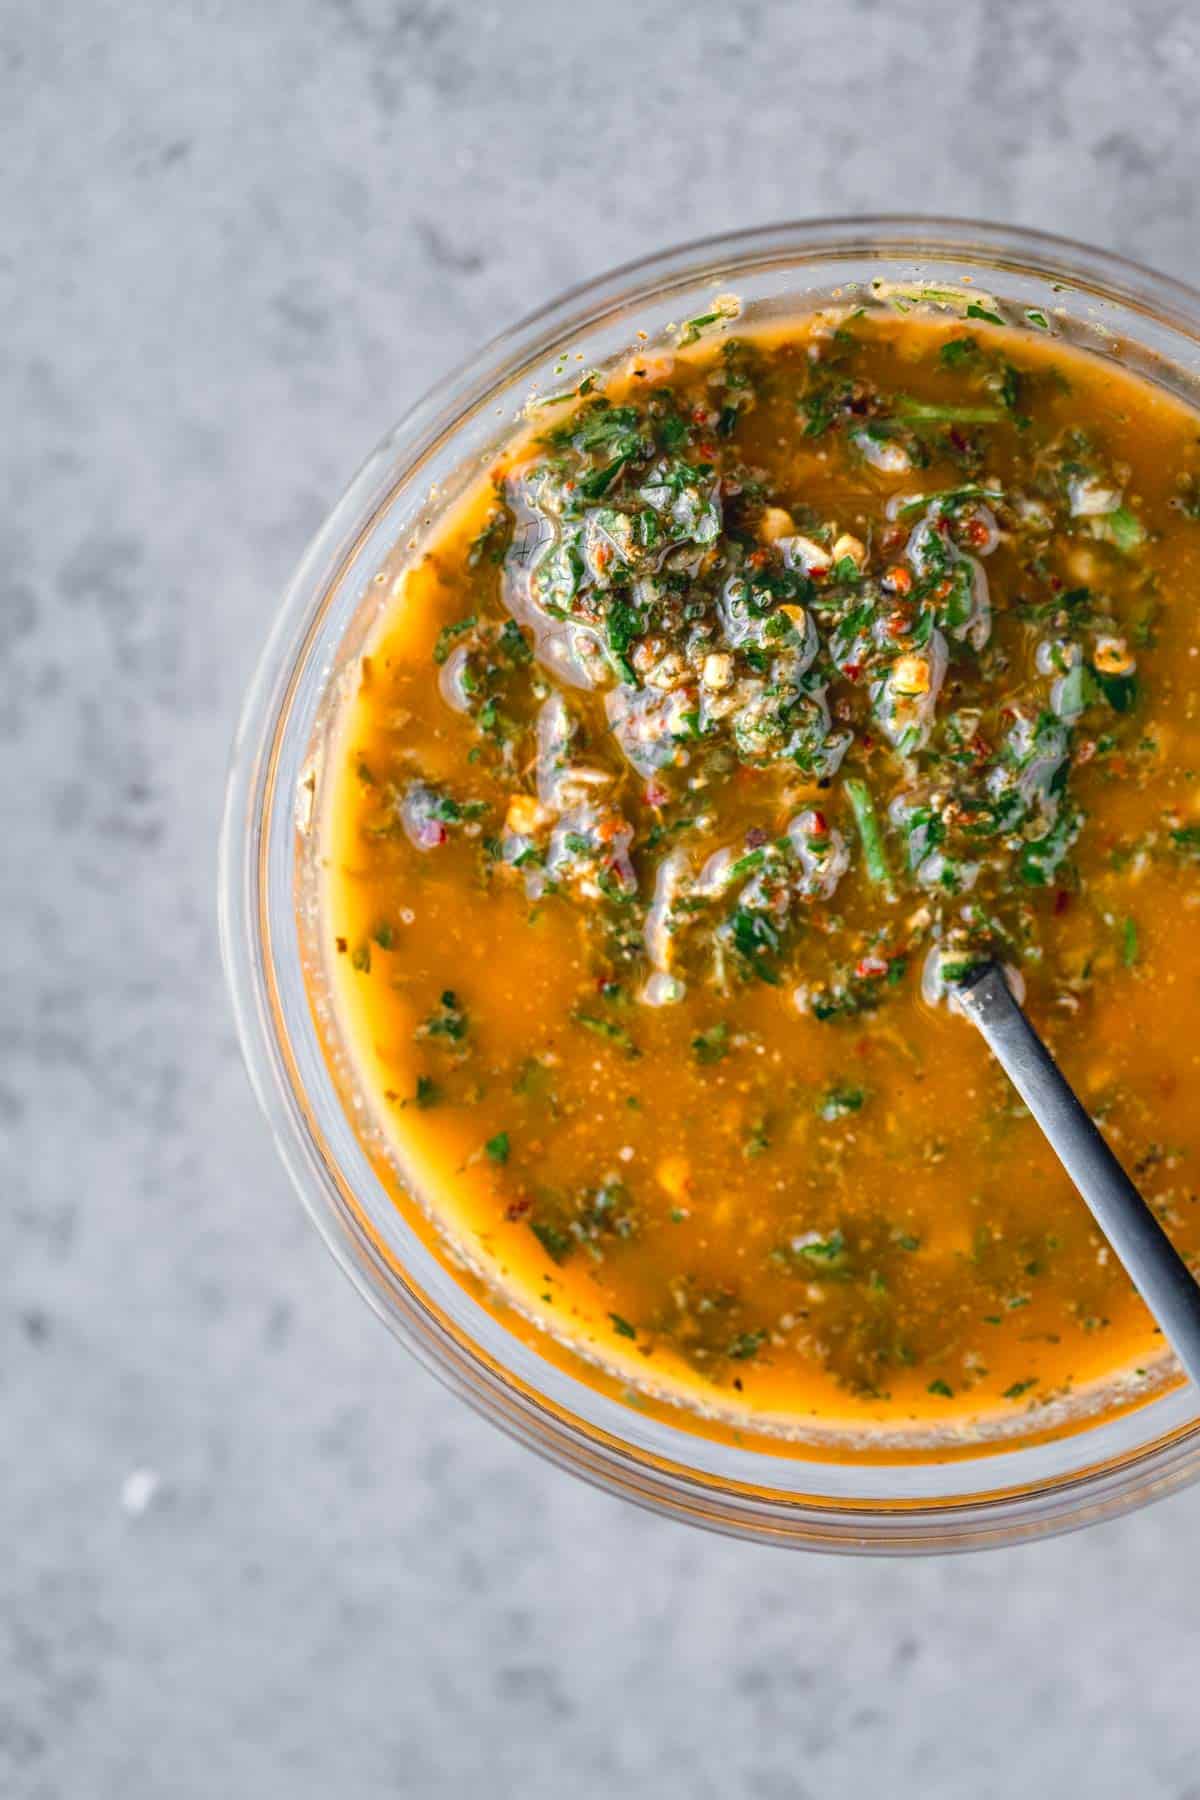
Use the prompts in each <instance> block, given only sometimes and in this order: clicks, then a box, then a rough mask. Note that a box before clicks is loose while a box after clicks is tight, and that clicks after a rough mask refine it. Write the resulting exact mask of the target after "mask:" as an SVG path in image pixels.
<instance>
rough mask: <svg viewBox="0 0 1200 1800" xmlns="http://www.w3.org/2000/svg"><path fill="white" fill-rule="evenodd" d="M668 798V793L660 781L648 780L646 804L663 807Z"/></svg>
mask: <svg viewBox="0 0 1200 1800" xmlns="http://www.w3.org/2000/svg"><path fill="white" fill-rule="evenodd" d="M670 798H671V796H670V793H669V792H668V790H667V789H666V788H665V787H664V786H663V785H662V783H661V781H648V782H647V783H646V805H647V806H655V807H663V806H665V805H666V804H667V801H668V800H669V799H670Z"/></svg>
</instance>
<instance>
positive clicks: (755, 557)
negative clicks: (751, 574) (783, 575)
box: [746, 550, 771, 569]
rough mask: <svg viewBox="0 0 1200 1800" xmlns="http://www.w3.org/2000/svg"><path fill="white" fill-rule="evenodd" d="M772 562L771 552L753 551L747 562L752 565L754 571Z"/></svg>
mask: <svg viewBox="0 0 1200 1800" xmlns="http://www.w3.org/2000/svg"><path fill="white" fill-rule="evenodd" d="M770 560H771V553H770V551H769V550H752V551H751V552H750V554H749V556H748V557H747V558H746V561H747V562H748V563H749V564H750V567H751V568H752V569H761V568H762V567H763V566H764V564H766V563H769V562H770Z"/></svg>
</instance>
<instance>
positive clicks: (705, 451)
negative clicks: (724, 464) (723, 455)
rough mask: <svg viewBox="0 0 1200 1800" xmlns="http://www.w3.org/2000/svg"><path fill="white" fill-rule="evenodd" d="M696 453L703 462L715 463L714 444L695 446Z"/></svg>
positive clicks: (715, 447) (715, 448)
mask: <svg viewBox="0 0 1200 1800" xmlns="http://www.w3.org/2000/svg"><path fill="white" fill-rule="evenodd" d="M696 451H697V454H698V455H699V456H700V457H701V458H702V460H703V461H704V462H716V460H717V446H716V445H715V444H697V445H696Z"/></svg>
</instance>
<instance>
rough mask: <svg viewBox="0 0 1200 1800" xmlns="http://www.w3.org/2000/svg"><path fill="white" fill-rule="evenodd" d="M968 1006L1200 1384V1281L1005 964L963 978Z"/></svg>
mask: <svg viewBox="0 0 1200 1800" xmlns="http://www.w3.org/2000/svg"><path fill="white" fill-rule="evenodd" d="M957 993H958V998H959V1002H960V1004H961V1006H962V1010H963V1011H964V1012H965V1013H966V1015H967V1017H968V1019H970V1021H971V1023H972V1024H973V1025H976V1026H978V1028H979V1030H980V1032H981V1034H982V1036H983V1039H984V1041H985V1043H986V1044H987V1046H988V1049H989V1050H990V1051H991V1052H992V1055H993V1056H994V1057H995V1058H996V1061H997V1062H998V1063H999V1064H1000V1066H1001V1068H1002V1069H1003V1070H1004V1073H1005V1074H1006V1075H1007V1076H1008V1078H1009V1080H1010V1081H1011V1082H1012V1084H1013V1086H1014V1087H1015V1088H1016V1090H1017V1092H1018V1094H1020V1096H1021V1098H1022V1100H1023V1101H1024V1102H1025V1104H1026V1106H1027V1107H1028V1108H1029V1110H1030V1112H1031V1113H1032V1114H1033V1116H1034V1118H1035V1119H1036V1120H1037V1122H1038V1124H1039V1125H1040V1126H1041V1128H1042V1130H1043V1131H1044V1132H1045V1134H1046V1139H1047V1142H1048V1143H1049V1145H1050V1148H1051V1149H1052V1150H1053V1151H1054V1154H1055V1155H1056V1156H1057V1157H1058V1160H1059V1162H1061V1164H1062V1165H1063V1168H1064V1169H1065V1170H1066V1171H1067V1174H1068V1175H1069V1176H1070V1177H1071V1180H1072V1181H1073V1182H1074V1183H1075V1186H1076V1187H1077V1188H1078V1189H1079V1192H1080V1193H1081V1194H1082V1195H1083V1197H1084V1199H1085V1200H1086V1201H1087V1203H1088V1205H1089V1206H1090V1207H1091V1209H1092V1213H1093V1215H1094V1217H1095V1220H1096V1223H1097V1224H1098V1225H1099V1227H1100V1229H1101V1231H1102V1232H1103V1233H1104V1235H1105V1237H1106V1238H1107V1239H1108V1241H1109V1243H1110V1244H1111V1245H1112V1247H1113V1249H1114V1250H1115V1251H1116V1253H1117V1255H1118V1256H1119V1257H1120V1259H1121V1261H1122V1262H1123V1263H1124V1265H1125V1268H1126V1270H1127V1272H1128V1274H1129V1276H1130V1278H1131V1279H1132V1281H1133V1282H1134V1285H1135V1286H1136V1287H1137V1289H1138V1292H1139V1293H1140V1294H1141V1296H1142V1298H1143V1300H1144V1301H1145V1302H1146V1305H1147V1306H1148V1307H1149V1308H1150V1311H1151V1312H1152V1313H1153V1314H1154V1316H1155V1318H1156V1319H1157V1320H1158V1322H1159V1324H1160V1325H1161V1326H1162V1328H1163V1331H1164V1332H1165V1333H1166V1335H1167V1337H1168V1338H1169V1339H1170V1341H1171V1345H1172V1347H1173V1349H1174V1351H1175V1354H1176V1356H1177V1357H1178V1358H1179V1360H1180V1362H1181V1363H1182V1364H1183V1367H1184V1368H1185V1369H1186V1371H1187V1373H1188V1374H1189V1375H1190V1376H1191V1378H1192V1380H1193V1382H1195V1383H1196V1384H1197V1385H1198V1386H1200V1286H1198V1285H1197V1283H1196V1281H1195V1280H1194V1279H1193V1277H1192V1275H1191V1274H1190V1273H1189V1271H1188V1267H1187V1264H1186V1263H1185V1262H1184V1260H1183V1258H1182V1257H1181V1256H1180V1255H1179V1253H1178V1251H1177V1250H1176V1249H1175V1247H1174V1245H1173V1244H1172V1242H1171V1240H1170V1238H1169V1237H1168V1236H1167V1234H1166V1232H1165V1231H1164V1230H1163V1228H1162V1226H1161V1225H1160V1224H1159V1222H1158V1220H1157V1219H1156V1218H1155V1216H1154V1214H1153V1213H1152V1212H1151V1211H1150V1208H1149V1207H1148V1206H1147V1204H1146V1202H1145V1201H1144V1200H1143V1199H1142V1196H1141V1195H1140V1194H1139V1193H1138V1190H1137V1189H1136V1188H1135V1187H1134V1185H1133V1183H1132V1181H1130V1179H1129V1177H1128V1175H1126V1173H1125V1171H1124V1169H1123V1168H1122V1167H1121V1165H1120V1163H1119V1162H1118V1161H1117V1159H1116V1157H1115V1156H1114V1155H1113V1153H1112V1151H1111V1150H1110V1149H1109V1147H1108V1145H1107V1144H1106V1143H1105V1141H1104V1139H1103V1138H1102V1137H1101V1135H1100V1133H1099V1131H1097V1129H1096V1127H1095V1126H1094V1125H1093V1123H1092V1121H1091V1119H1090V1118H1089V1117H1088V1115H1087V1113H1086V1112H1085V1110H1084V1108H1083V1106H1082V1105H1081V1104H1080V1102H1079V1100H1078V1099H1077V1098H1076V1095H1075V1091H1074V1089H1073V1088H1072V1087H1071V1086H1070V1085H1069V1083H1068V1082H1067V1080H1066V1078H1065V1076H1064V1075H1063V1074H1062V1072H1061V1070H1060V1069H1059V1067H1058V1064H1057V1063H1056V1062H1055V1060H1054V1058H1053V1057H1052V1056H1051V1054H1050V1052H1049V1051H1048V1050H1047V1048H1046V1046H1045V1044H1043V1042H1042V1040H1041V1038H1040V1037H1039V1036H1038V1034H1037V1032H1036V1031H1035V1030H1034V1029H1033V1026H1032V1025H1031V1024H1030V1023H1029V1020H1028V1019H1027V1018H1026V1017H1025V1014H1024V1011H1023V1010H1022V1008H1021V1006H1020V1005H1019V1004H1018V1002H1017V1001H1016V1000H1015V999H1014V997H1013V994H1012V990H1011V989H1010V987H1009V985H1008V982H1007V981H1006V979H1005V976H1004V971H1003V970H1002V969H1001V967H1000V965H999V964H998V963H994V962H986V963H981V964H978V965H977V966H976V967H975V968H973V969H972V970H971V971H970V973H969V974H967V975H964V976H963V978H962V980H961V981H959V982H958V983H957Z"/></svg>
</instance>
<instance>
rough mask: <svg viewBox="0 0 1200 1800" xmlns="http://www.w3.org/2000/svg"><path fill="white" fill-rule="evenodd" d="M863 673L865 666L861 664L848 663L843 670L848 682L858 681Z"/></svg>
mask: <svg viewBox="0 0 1200 1800" xmlns="http://www.w3.org/2000/svg"><path fill="white" fill-rule="evenodd" d="M862 672H863V666H862V664H861V663H846V664H845V665H844V667H843V669H842V674H843V675H844V676H845V677H846V680H847V681H857V680H858V679H859V678H860V676H861V675H862Z"/></svg>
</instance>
